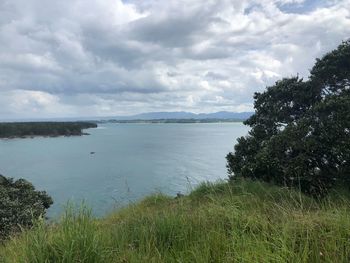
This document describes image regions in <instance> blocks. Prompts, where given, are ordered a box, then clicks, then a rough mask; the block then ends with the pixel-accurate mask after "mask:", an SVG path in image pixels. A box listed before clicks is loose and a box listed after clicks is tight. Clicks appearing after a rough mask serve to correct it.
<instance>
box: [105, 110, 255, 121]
mask: <svg viewBox="0 0 350 263" xmlns="http://www.w3.org/2000/svg"><path fill="white" fill-rule="evenodd" d="M252 114H253V112H228V111H219V112H215V113H198V114H196V113H192V112H185V111H175V112H147V113H141V114H136V115H131V116H116V117H112V118H110V119H115V120H162V119H196V120H203V119H235V120H246V119H247V118H249V117H250V116H251V115H252Z"/></svg>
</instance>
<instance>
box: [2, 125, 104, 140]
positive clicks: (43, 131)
mask: <svg viewBox="0 0 350 263" xmlns="http://www.w3.org/2000/svg"><path fill="white" fill-rule="evenodd" d="M96 127H97V125H96V124H95V123H91V122H7V123H0V138H16V137H30V136H72V135H83V132H82V130H83V129H88V128H96Z"/></svg>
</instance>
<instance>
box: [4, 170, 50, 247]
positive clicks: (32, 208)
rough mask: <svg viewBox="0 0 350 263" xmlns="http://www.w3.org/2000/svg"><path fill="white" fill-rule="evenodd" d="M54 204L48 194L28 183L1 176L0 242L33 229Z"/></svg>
mask: <svg viewBox="0 0 350 263" xmlns="http://www.w3.org/2000/svg"><path fill="white" fill-rule="evenodd" d="M52 203H53V202H52V199H51V197H50V196H48V195H47V194H46V192H41V191H36V190H35V188H34V187H33V185H32V184H31V183H29V182H28V181H26V180H24V179H20V180H17V181H15V180H13V179H12V178H6V177H4V176H2V175H0V241H1V240H4V239H6V238H7V237H8V236H9V235H10V234H13V233H15V232H18V231H19V230H21V228H26V227H31V226H32V225H33V220H36V219H38V218H39V217H41V216H44V215H45V210H46V209H48V208H49V207H50V206H51V204H52Z"/></svg>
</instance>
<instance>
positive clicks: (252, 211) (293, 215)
mask: <svg viewBox="0 0 350 263" xmlns="http://www.w3.org/2000/svg"><path fill="white" fill-rule="evenodd" d="M0 261H2V262H11V263H12V262H91V263H95V262H350V198H349V197H348V196H346V195H345V194H340V193H333V194H331V195H330V197H329V198H328V199H326V200H323V201H322V202H316V201H315V200H312V199H310V198H307V197H305V196H303V195H301V194H299V193H297V192H295V191H290V190H287V189H281V188H277V187H273V186H269V185H266V184H261V183H256V182H251V181H240V182H236V183H235V184H234V185H229V184H227V183H217V184H214V185H212V184H203V185H201V186H200V187H198V188H197V189H196V190H194V191H193V192H192V193H191V194H190V195H189V196H186V197H181V198H178V199H174V198H171V197H167V196H164V195H162V194H156V195H153V196H150V197H147V198H146V199H144V200H143V201H141V202H140V203H138V204H135V205H130V206H129V207H127V208H124V209H122V210H120V211H117V212H115V213H113V214H111V215H109V216H106V217H105V218H103V219H94V218H93V217H92V216H91V214H90V213H89V211H88V210H87V209H84V208H82V209H81V210H80V212H79V213H74V212H72V210H71V209H67V212H66V214H65V215H64V216H63V217H62V219H61V220H60V222H59V223H57V224H55V225H51V226H45V224H44V223H42V222H38V223H37V226H36V227H35V228H34V229H33V230H31V231H27V232H25V233H24V234H22V235H20V236H18V237H16V238H13V239H12V240H10V241H9V242H7V243H6V244H5V245H4V246H3V247H0Z"/></svg>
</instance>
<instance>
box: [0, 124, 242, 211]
mask: <svg viewBox="0 0 350 263" xmlns="http://www.w3.org/2000/svg"><path fill="white" fill-rule="evenodd" d="M88 132H89V133H90V134H91V135H90V136H82V137H58V138H34V139H13V140H0V173H1V174H3V175H6V176H9V177H14V178H25V179H28V180H30V181H31V182H32V183H33V184H34V185H35V186H36V188H37V189H40V190H46V191H47V192H48V193H49V194H50V195H51V196H52V197H53V199H54V202H55V203H54V205H53V206H52V208H50V211H49V216H51V217H55V216H57V215H59V214H60V213H61V212H62V208H63V206H64V205H65V204H66V203H67V201H68V200H71V201H73V202H74V203H79V202H81V200H85V202H86V203H87V204H88V205H89V206H90V207H92V209H93V211H94V213H95V214H96V215H103V214H105V213H106V212H107V211H109V210H110V209H112V208H114V207H119V206H122V205H125V204H127V203H128V202H133V201H135V200H138V199H140V198H142V197H144V196H145V195H147V194H150V193H154V192H157V191H161V192H163V193H166V194H170V195H176V193H177V192H182V193H186V192H188V191H189V189H190V188H191V187H194V186H195V185H197V184H198V183H200V182H202V181H215V180H217V179H220V178H227V174H226V167H225V165H226V160H225V156H226V154H227V153H228V152H229V151H230V150H232V149H233V144H234V143H235V141H236V138H237V137H239V136H242V135H245V134H246V133H247V132H248V128H247V127H245V126H244V125H243V124H241V123H211V124H103V125H100V126H99V127H98V128H97V129H89V130H88ZM91 152H95V154H90V153H91Z"/></svg>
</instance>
